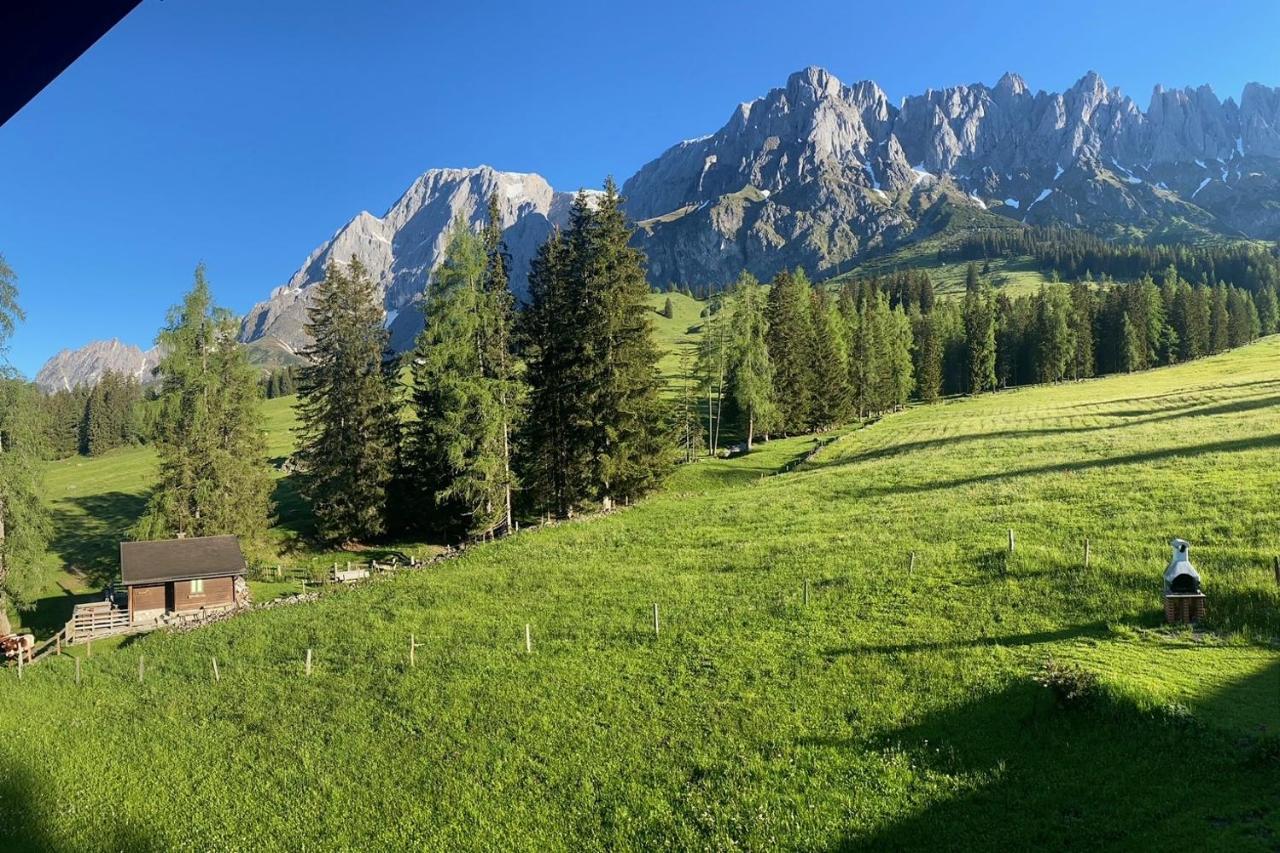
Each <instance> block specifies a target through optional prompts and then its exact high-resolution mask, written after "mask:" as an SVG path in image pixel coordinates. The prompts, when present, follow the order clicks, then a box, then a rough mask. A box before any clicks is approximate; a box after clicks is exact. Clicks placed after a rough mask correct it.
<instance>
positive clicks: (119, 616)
mask: <svg viewBox="0 0 1280 853" xmlns="http://www.w3.org/2000/svg"><path fill="white" fill-rule="evenodd" d="M130 630H132V626H131V625H130V623H129V612H128V611H127V610H119V609H117V608H116V607H115V606H114V605H112V604H111V603H110V602H107V601H100V602H94V603H93V604H78V605H76V609H75V612H74V613H73V614H72V616H71V621H70V622H68V623H67V627H66V628H64V629H63V632H64V633H65V635H66V639H67V642H68V643H75V642H81V641H84V640H94V639H97V638H98V637H109V636H111V635H112V634H123V633H127V632H129V631H130Z"/></svg>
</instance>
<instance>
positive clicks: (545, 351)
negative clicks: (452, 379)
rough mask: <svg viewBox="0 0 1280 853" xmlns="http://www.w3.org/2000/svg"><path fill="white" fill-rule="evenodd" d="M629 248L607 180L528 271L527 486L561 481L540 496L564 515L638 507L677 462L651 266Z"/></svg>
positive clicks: (581, 197) (577, 204) (581, 202)
mask: <svg viewBox="0 0 1280 853" xmlns="http://www.w3.org/2000/svg"><path fill="white" fill-rule="evenodd" d="M630 239H631V228H630V226H629V225H628V224H627V221H626V217H625V215H624V214H623V212H622V199H621V198H620V197H619V195H618V191H617V186H616V185H615V184H614V182H613V181H612V179H610V180H608V181H606V183H605V190H604V193H603V195H601V196H600V197H599V199H598V201H597V202H596V204H595V205H594V206H593V204H592V202H591V201H590V200H589V199H588V197H587V196H586V194H585V193H579V194H578V197H577V198H576V199H575V200H574V204H573V209H572V210H571V212H570V222H569V228H568V230H567V232H566V233H565V234H564V235H563V237H559V236H555V237H553V238H552V240H551V241H550V242H549V243H548V245H547V246H546V247H544V249H543V251H541V252H540V253H539V257H538V259H537V261H536V262H535V264H534V268H533V270H532V271H531V279H530V293H531V297H532V304H531V306H530V310H529V311H528V312H526V313H527V314H528V315H529V316H528V317H527V318H526V320H525V321H524V327H525V335H524V337H525V344H526V350H527V354H528V358H529V362H530V369H529V385H530V410H529V425H528V428H527V430H526V435H525V446H526V449H525V453H526V459H527V460H528V462H527V464H528V470H529V472H530V473H529V474H527V475H526V477H525V479H526V480H529V479H531V477H532V476H542V475H545V476H547V477H550V478H553V479H551V480H549V481H547V482H546V483H545V484H544V486H543V487H542V488H540V489H539V491H540V492H541V496H542V498H543V505H544V506H547V507H548V508H550V509H552V510H553V511H555V512H558V513H568V512H571V511H572V509H573V508H574V507H575V506H578V505H580V504H582V503H583V502H585V501H588V500H596V501H599V502H601V503H603V504H605V505H608V504H609V503H611V502H612V501H615V500H620V499H621V500H630V499H632V498H635V497H638V496H639V495H641V494H643V493H645V492H647V491H649V490H650V489H652V488H654V487H655V486H656V485H657V484H658V482H659V481H660V480H661V478H662V477H663V476H664V475H665V474H666V472H667V470H668V469H669V466H670V464H671V462H672V452H671V451H672V447H671V445H670V441H669V439H670V432H669V430H668V429H667V424H666V423H665V420H666V417H665V415H666V411H667V410H666V407H665V405H664V403H663V402H662V400H661V398H660V396H659V390H660V387H661V377H660V375H659V374H658V371H657V360H658V353H657V349H656V347H655V345H654V343H653V337H652V326H651V323H650V309H649V307H648V295H649V286H648V284H647V282H646V279H645V271H644V256H643V255H642V254H641V253H640V252H639V251H638V250H637V249H635V248H633V247H632V246H631V245H630V244H629V241H630ZM552 382H557V383H560V384H561V389H560V390H557V389H553V388H551V387H549V385H548V383H552Z"/></svg>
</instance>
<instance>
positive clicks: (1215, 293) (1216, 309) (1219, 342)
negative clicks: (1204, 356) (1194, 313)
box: [1209, 282, 1231, 353]
mask: <svg viewBox="0 0 1280 853" xmlns="http://www.w3.org/2000/svg"><path fill="white" fill-rule="evenodd" d="M1230 346H1231V318H1230V314H1229V312H1228V309H1227V286H1226V285H1225V284H1222V283H1221V282H1219V283H1218V286H1217V287H1214V288H1213V289H1212V290H1211V291H1210V292H1209V352H1211V353H1218V352H1222V351H1223V350H1225V349H1227V348H1228V347H1230Z"/></svg>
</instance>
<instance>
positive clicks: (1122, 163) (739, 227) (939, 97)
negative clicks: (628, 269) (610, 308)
mask: <svg viewBox="0 0 1280 853" xmlns="http://www.w3.org/2000/svg"><path fill="white" fill-rule="evenodd" d="M1277 160H1280V90H1277V89H1269V88H1267V87H1264V86H1260V85H1257V84H1250V85H1249V86H1248V87H1246V89H1245V92H1244V96H1243V98H1242V100H1241V103H1240V105H1239V106H1237V105H1236V104H1235V102H1234V101H1232V100H1231V99H1228V100H1227V101H1225V102H1222V101H1219V100H1218V98H1217V96H1216V95H1215V94H1214V93H1213V91H1212V90H1211V89H1210V88H1209V87H1207V86H1201V87H1199V88H1197V89H1190V88H1188V89H1182V90H1175V91H1166V90H1164V89H1163V88H1157V89H1156V90H1155V92H1154V94H1153V95H1152V99H1151V104H1150V106H1149V107H1148V109H1147V111H1146V112H1145V113H1144V112H1143V111H1142V110H1141V109H1140V108H1139V107H1138V105H1137V104H1136V103H1135V102H1134V101H1133V100H1132V99H1131V98H1129V97H1128V96H1126V95H1124V94H1123V93H1122V92H1120V90H1118V89H1114V88H1110V87H1108V86H1107V84H1106V82H1105V81H1104V80H1103V79H1102V77H1101V76H1100V75H1098V74H1097V73H1096V72H1092V71H1091V72H1089V73H1088V74H1086V75H1085V76H1084V77H1082V78H1081V79H1080V80H1079V81H1078V82H1077V83H1076V84H1075V85H1074V86H1072V87H1071V88H1069V89H1068V90H1067V91H1065V92H1061V93H1050V92H1035V93H1033V92H1032V91H1031V90H1030V88H1029V87H1028V86H1027V84H1026V82H1025V81H1024V80H1023V79H1022V78H1021V77H1018V76H1017V75H1016V74H1012V73H1010V74H1005V75H1004V76H1003V77H1001V78H1000V80H999V81H998V82H997V83H996V84H995V86H994V87H988V86H986V85H983V84H973V85H968V86H954V87H951V88H946V89H939V90H930V91H928V92H925V93H924V94H922V95H917V96H913V97H908V98H905V99H904V100H903V101H902V103H901V104H900V105H899V106H896V107H895V106H893V105H892V104H890V103H889V102H888V100H887V98H886V97H885V96H884V93H883V92H882V91H881V90H880V88H879V87H878V86H876V84H875V83H872V82H870V81H864V82H861V83H856V84H854V85H851V86H847V85H844V84H842V83H841V82H840V81H838V80H836V79H835V78H834V77H833V76H832V75H830V74H829V73H827V72H826V71H823V70H822V69H819V68H808V69H805V70H804V71H801V72H797V73H796V74H793V75H792V76H791V77H790V79H788V81H787V84H786V86H785V87H783V88H780V89H775V90H773V91H771V92H769V93H768V94H767V95H765V96H764V97H762V98H760V99H758V100H756V101H753V102H751V103H747V104H741V105H739V106H738V108H737V109H735V110H734V111H733V113H732V114H731V115H730V117H729V120H728V121H727V122H726V123H725V125H724V126H723V127H722V128H721V129H720V130H718V131H716V132H715V133H713V134H711V135H709V136H706V137H703V138H701V139H696V140H690V141H686V142H682V143H680V144H679V145H676V146H674V147H672V148H671V149H668V150H667V151H666V152H665V153H663V154H662V155H661V156H660V157H658V158H657V159H656V160H654V161H653V162H651V163H648V164H646V165H645V166H644V167H643V168H641V169H640V170H639V171H638V172H637V173H636V175H635V176H634V177H632V178H631V179H630V180H629V181H627V182H626V184H625V185H624V187H623V194H624V195H625V196H626V197H627V206H628V211H629V212H630V213H631V214H632V216H633V217H634V218H635V219H636V220H638V222H639V224H640V226H641V228H640V233H639V236H638V238H637V240H638V242H639V244H640V245H641V246H642V247H643V248H644V249H645V251H646V252H647V253H648V255H649V258H650V272H651V278H652V279H653V280H654V281H655V283H666V282H668V281H674V282H681V283H690V284H704V283H724V282H726V281H728V280H730V279H732V278H733V277H734V276H735V275H736V274H737V273H738V271H740V270H742V269H747V270H749V271H751V272H753V273H755V274H756V275H758V276H768V275H771V274H772V273H773V272H774V271H776V270H777V269H779V268H781V267H786V266H794V265H797V264H799V265H801V266H804V267H806V268H808V269H809V270H810V271H811V272H814V273H816V274H819V275H822V274H828V273H830V272H834V271H837V270H839V269H840V267H841V266H842V265H847V264H849V263H852V262H854V261H855V260H856V259H857V258H858V257H859V256H860V255H862V254H864V253H865V252H867V251H869V250H875V249H877V248H879V247H881V246H884V245H887V244H891V243H893V242H895V241H900V240H903V239H909V238H912V237H915V236H919V235H920V234H921V233H927V229H926V231H925V232H922V230H921V229H922V228H925V227H926V226H927V225H928V223H929V222H930V220H937V219H938V217H937V216H935V215H934V213H935V212H936V211H935V210H934V206H935V205H937V204H940V203H942V202H944V201H945V202H947V203H950V204H962V205H963V204H967V205H970V206H971V207H974V208H976V209H977V210H978V211H981V212H982V213H981V215H983V216H985V215H988V214H991V215H998V216H1004V217H1006V218H1012V219H1015V220H1017V221H1019V222H1027V223H1032V224H1050V223H1059V224H1066V225H1071V226H1074V227H1081V228H1088V229H1091V230H1094V231H1097V232H1099V233H1102V234H1106V235H1110V234H1125V235H1133V234H1135V233H1142V232H1144V231H1145V232H1152V233H1158V232H1162V231H1163V230H1164V229H1168V228H1170V227H1172V226H1174V225H1176V227H1177V228H1180V229H1192V230H1199V231H1201V232H1203V233H1204V234H1205V235H1206V236H1209V235H1221V236H1229V237H1240V236H1247V237H1255V238H1263V239H1276V238H1277V237H1280V206H1278V205H1277V203H1276V202H1275V199H1276V194H1275V192H1276V184H1277V180H1280V162H1277Z"/></svg>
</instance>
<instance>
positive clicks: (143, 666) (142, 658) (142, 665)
mask: <svg viewBox="0 0 1280 853" xmlns="http://www.w3.org/2000/svg"><path fill="white" fill-rule="evenodd" d="M146 676H147V656H146V655H138V683H139V684H142V683H144V681H145V680H146Z"/></svg>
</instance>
